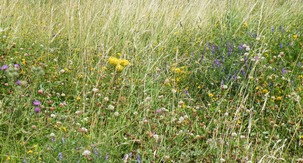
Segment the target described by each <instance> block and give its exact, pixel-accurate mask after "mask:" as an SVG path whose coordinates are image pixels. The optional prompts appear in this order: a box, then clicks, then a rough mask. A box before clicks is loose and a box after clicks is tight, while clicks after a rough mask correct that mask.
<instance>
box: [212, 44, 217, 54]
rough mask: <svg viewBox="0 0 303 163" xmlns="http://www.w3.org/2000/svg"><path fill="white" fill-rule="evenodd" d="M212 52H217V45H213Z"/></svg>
mask: <svg viewBox="0 0 303 163" xmlns="http://www.w3.org/2000/svg"><path fill="white" fill-rule="evenodd" d="M211 52H212V53H213V54H214V53H215V52H216V46H215V45H212V46H211Z"/></svg>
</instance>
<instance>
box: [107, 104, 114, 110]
mask: <svg viewBox="0 0 303 163" xmlns="http://www.w3.org/2000/svg"><path fill="white" fill-rule="evenodd" d="M107 109H108V110H111V111H112V110H114V109H115V107H114V106H113V105H108V107H107Z"/></svg>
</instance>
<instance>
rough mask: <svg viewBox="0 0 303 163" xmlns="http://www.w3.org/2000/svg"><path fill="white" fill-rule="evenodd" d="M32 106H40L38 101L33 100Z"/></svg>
mask: <svg viewBox="0 0 303 163" xmlns="http://www.w3.org/2000/svg"><path fill="white" fill-rule="evenodd" d="M33 105H34V106H40V105H41V102H40V101H39V100H35V101H33Z"/></svg>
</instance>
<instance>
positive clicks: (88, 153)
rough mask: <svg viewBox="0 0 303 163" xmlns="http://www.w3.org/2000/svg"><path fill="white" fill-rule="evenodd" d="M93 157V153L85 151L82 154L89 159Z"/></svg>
mask: <svg viewBox="0 0 303 163" xmlns="http://www.w3.org/2000/svg"><path fill="white" fill-rule="evenodd" d="M90 155H91V152H90V151H89V150H84V151H83V153H82V156H85V157H88V156H90Z"/></svg>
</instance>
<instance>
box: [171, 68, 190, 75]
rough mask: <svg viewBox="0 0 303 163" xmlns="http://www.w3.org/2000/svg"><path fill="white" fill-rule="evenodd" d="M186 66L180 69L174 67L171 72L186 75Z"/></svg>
mask: <svg viewBox="0 0 303 163" xmlns="http://www.w3.org/2000/svg"><path fill="white" fill-rule="evenodd" d="M186 68H187V67H186V66H182V67H180V68H176V67H172V68H171V71H172V72H174V73H176V74H185V73H186Z"/></svg>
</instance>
